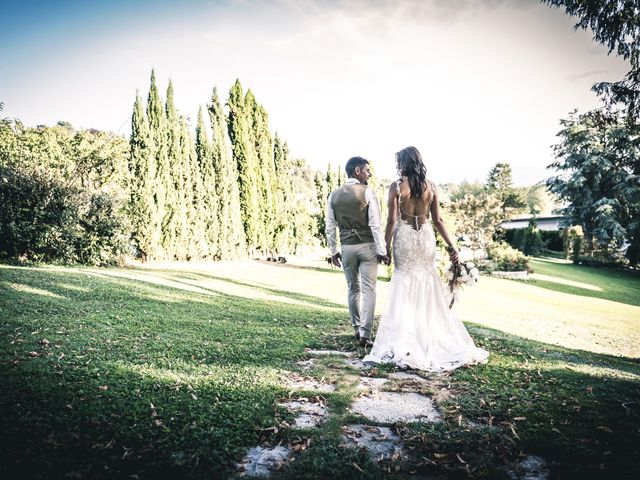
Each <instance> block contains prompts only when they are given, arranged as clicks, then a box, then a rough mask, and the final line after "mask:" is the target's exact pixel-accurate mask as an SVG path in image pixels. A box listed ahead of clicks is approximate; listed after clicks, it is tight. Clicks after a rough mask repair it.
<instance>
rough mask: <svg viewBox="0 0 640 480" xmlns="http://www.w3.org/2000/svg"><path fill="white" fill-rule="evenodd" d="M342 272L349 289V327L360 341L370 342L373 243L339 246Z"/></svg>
mask: <svg viewBox="0 0 640 480" xmlns="http://www.w3.org/2000/svg"><path fill="white" fill-rule="evenodd" d="M342 268H343V270H344V276H345V277H346V279H347V285H348V287H349V294H348V303H349V314H350V315H351V325H352V326H353V329H354V330H355V331H356V332H357V333H360V337H362V338H371V333H372V332H371V330H372V329H373V314H374V312H375V308H376V280H377V279H378V257H377V255H376V245H375V243H361V244H359V245H343V246H342Z"/></svg>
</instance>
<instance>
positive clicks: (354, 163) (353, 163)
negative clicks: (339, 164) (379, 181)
mask: <svg viewBox="0 0 640 480" xmlns="http://www.w3.org/2000/svg"><path fill="white" fill-rule="evenodd" d="M363 165H369V160H367V159H366V158H362V157H351V158H350V159H349V160H347V164H346V165H345V166H344V169H345V171H346V172H347V176H348V177H351V175H353V174H354V173H355V171H356V167H362V166H363Z"/></svg>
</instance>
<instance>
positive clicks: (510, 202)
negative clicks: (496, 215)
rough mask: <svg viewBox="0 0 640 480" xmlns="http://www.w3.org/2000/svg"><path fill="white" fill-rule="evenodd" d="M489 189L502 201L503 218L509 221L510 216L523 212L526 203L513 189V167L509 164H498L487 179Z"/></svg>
mask: <svg viewBox="0 0 640 480" xmlns="http://www.w3.org/2000/svg"><path fill="white" fill-rule="evenodd" d="M486 186H487V188H488V189H489V190H490V191H491V192H492V193H494V194H495V195H496V196H497V197H498V200H499V201H500V210H501V211H502V218H503V219H507V218H508V217H509V216H510V215H513V214H514V213H517V212H518V211H522V210H523V208H524V207H525V205H526V203H525V201H524V199H523V198H522V197H521V196H520V195H519V193H518V191H517V190H516V189H515V188H513V180H512V176H511V165H509V164H508V163H500V162H498V163H496V164H495V165H494V166H493V167H492V168H491V170H490V171H489V175H488V177H487V183H486Z"/></svg>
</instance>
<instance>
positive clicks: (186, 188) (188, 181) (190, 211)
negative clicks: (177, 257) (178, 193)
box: [178, 117, 199, 260]
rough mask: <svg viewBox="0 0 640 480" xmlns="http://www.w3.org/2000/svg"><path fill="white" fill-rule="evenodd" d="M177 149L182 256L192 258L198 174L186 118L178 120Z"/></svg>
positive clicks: (195, 251)
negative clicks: (183, 229) (181, 196)
mask: <svg viewBox="0 0 640 480" xmlns="http://www.w3.org/2000/svg"><path fill="white" fill-rule="evenodd" d="M178 125H179V128H178V149H179V158H180V160H181V165H182V168H181V173H182V185H183V194H184V208H185V221H184V223H185V224H186V232H185V233H184V248H185V251H184V255H183V256H184V258H185V259H186V260H192V259H195V258H197V257H198V249H197V247H196V242H195V238H196V236H195V232H194V225H195V224H196V223H197V221H198V218H199V217H198V215H199V213H198V210H197V209H196V206H195V204H194V184H193V177H194V175H196V174H198V168H197V167H198V162H197V159H196V154H195V148H194V145H193V139H192V137H191V134H190V133H189V127H188V125H187V120H186V119H185V118H184V117H180V118H179V120H178Z"/></svg>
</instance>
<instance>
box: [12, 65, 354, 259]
mask: <svg viewBox="0 0 640 480" xmlns="http://www.w3.org/2000/svg"><path fill="white" fill-rule="evenodd" d="M341 181H344V174H343V173H342V174H341V172H340V168H338V169H337V170H335V171H334V170H333V169H332V168H331V167H330V166H329V168H328V171H327V172H326V173H321V172H316V171H315V170H313V169H311V168H310V167H309V166H307V165H306V163H305V162H304V160H301V159H292V158H291V157H290V154H289V148H288V146H287V142H286V141H284V140H283V139H282V138H281V137H280V136H279V135H278V134H275V135H272V134H271V130H270V127H269V118H268V113H267V111H266V109H265V108H264V107H263V106H262V105H261V104H260V103H258V102H257V100H256V98H255V96H254V94H253V93H252V92H251V90H248V91H246V92H244V91H243V88H242V85H241V84H240V82H239V81H236V82H235V83H234V85H233V86H232V87H231V90H230V92H229V97H228V100H227V102H226V108H225V106H223V104H222V102H221V100H220V98H219V96H218V93H217V90H216V89H215V88H214V89H213V93H212V96H211V99H210V102H209V103H208V104H207V105H206V106H205V107H204V108H202V107H201V108H200V111H199V113H198V118H197V120H196V125H195V135H193V134H192V132H191V130H190V126H189V122H188V119H187V118H186V117H185V116H183V115H181V114H180V113H179V112H178V111H177V110H176V107H175V103H174V89H173V84H172V83H171V82H169V85H168V88H167V91H166V99H165V100H164V101H163V100H162V99H161V96H160V93H159V90H158V86H157V81H156V76H155V73H154V72H152V74H151V84H150V88H149V93H148V96H147V99H146V102H145V101H144V100H143V99H142V98H141V97H140V95H136V98H135V101H134V105H133V112H132V117H131V136H130V138H129V141H128V142H127V141H126V139H124V138H123V137H121V136H117V135H115V134H112V133H108V132H101V131H97V130H93V129H91V130H75V129H74V128H73V127H72V126H71V125H70V124H68V123H65V122H59V123H58V124H57V125H55V126H53V127H45V126H38V127H35V128H32V127H26V126H24V125H23V124H22V123H21V122H20V121H18V120H14V119H7V118H3V119H0V203H1V204H2V205H3V208H2V212H0V255H2V256H5V257H13V258H22V259H31V260H39V261H65V262H82V263H91V264H107V263H114V262H116V261H118V260H119V259H121V258H123V257H124V256H135V257H138V258H140V259H143V260H199V259H205V260H224V259H232V258H240V257H244V256H247V255H252V256H253V255H262V254H265V255H276V254H285V253H292V252H300V251H301V249H304V248H305V247H308V246H318V245H320V244H323V243H324V208H325V206H326V196H328V193H329V192H330V191H331V190H332V189H333V188H335V186H337V185H338V184H339V183H340V182H341Z"/></svg>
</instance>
